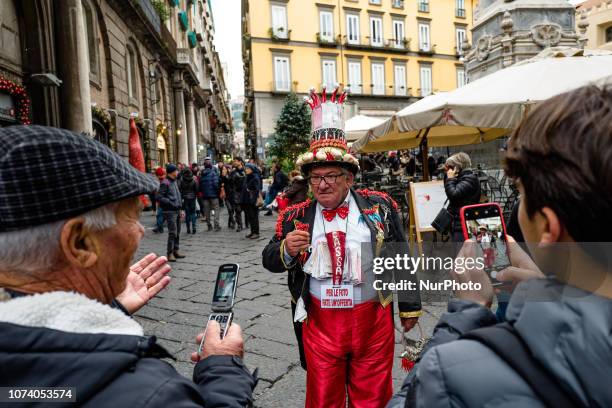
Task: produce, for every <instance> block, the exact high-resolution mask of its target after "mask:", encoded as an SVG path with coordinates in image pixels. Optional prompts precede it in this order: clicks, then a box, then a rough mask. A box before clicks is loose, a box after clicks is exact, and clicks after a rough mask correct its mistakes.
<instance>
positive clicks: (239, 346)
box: [191, 320, 244, 363]
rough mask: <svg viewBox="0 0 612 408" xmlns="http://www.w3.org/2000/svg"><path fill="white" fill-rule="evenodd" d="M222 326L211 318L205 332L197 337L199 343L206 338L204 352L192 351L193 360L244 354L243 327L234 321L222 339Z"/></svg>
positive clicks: (195, 361) (241, 355)
mask: <svg viewBox="0 0 612 408" xmlns="http://www.w3.org/2000/svg"><path fill="white" fill-rule="evenodd" d="M220 334H221V326H220V325H219V323H218V322H216V321H214V320H211V321H209V322H208V326H207V327H206V331H205V333H200V334H198V335H197V337H196V343H197V344H198V345H199V344H200V343H201V342H202V337H204V336H206V337H205V339H204V347H203V348H202V354H198V353H197V352H196V353H191V361H193V362H194V363H197V362H198V361H200V360H204V359H205V358H206V357H209V356H238V357H240V358H242V357H243V356H244V340H243V339H242V329H241V328H240V326H239V325H237V324H236V323H232V324H231V326H230V327H229V329H228V330H227V334H226V335H225V337H224V338H223V340H221V337H220Z"/></svg>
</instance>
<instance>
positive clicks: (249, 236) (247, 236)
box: [244, 233, 253, 238]
mask: <svg viewBox="0 0 612 408" xmlns="http://www.w3.org/2000/svg"><path fill="white" fill-rule="evenodd" d="M252 236H253V233H250V234H249V235H245V236H244V237H245V238H251V237H252Z"/></svg>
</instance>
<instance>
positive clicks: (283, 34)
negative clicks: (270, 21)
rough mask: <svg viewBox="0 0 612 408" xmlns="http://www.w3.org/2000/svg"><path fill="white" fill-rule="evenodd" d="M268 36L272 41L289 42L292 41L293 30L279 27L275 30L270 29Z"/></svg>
mask: <svg viewBox="0 0 612 408" xmlns="http://www.w3.org/2000/svg"><path fill="white" fill-rule="evenodd" d="M268 35H269V36H270V38H271V39H272V41H289V40H291V30H289V29H287V28H286V27H278V28H273V27H270V28H269V29H268Z"/></svg>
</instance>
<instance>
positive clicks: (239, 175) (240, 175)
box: [229, 157, 246, 232]
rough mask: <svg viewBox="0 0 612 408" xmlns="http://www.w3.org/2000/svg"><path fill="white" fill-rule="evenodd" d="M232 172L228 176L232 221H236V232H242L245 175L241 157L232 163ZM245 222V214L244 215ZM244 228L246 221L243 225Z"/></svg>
mask: <svg viewBox="0 0 612 408" xmlns="http://www.w3.org/2000/svg"><path fill="white" fill-rule="evenodd" d="M232 167H233V169H232V171H231V173H230V176H229V180H230V184H231V186H232V187H231V195H230V198H229V199H230V201H231V202H232V204H233V205H232V207H233V208H234V220H235V221H236V232H240V231H242V227H243V223H242V212H243V210H242V190H243V189H244V188H245V184H246V174H245V173H244V160H242V157H236V158H234V161H233V162H232ZM245 220H246V214H245ZM244 226H245V227H246V221H245V223H244Z"/></svg>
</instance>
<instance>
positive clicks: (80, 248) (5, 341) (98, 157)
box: [0, 126, 256, 408]
mask: <svg viewBox="0 0 612 408" xmlns="http://www.w3.org/2000/svg"><path fill="white" fill-rule="evenodd" d="M50 145H51V146H53V148H54V149H57V151H58V152H61V153H62V154H61V155H59V154H57V155H56V154H49V146H50ZM24 157H27V158H28V168H29V169H30V170H32V171H33V172H22V171H20V172H18V173H15V169H19V168H20V166H23V162H24ZM109 169H112V171H109ZM170 170H174V171H176V169H172V168H170ZM174 171H170V172H169V173H174ZM43 172H44V174H45V180H44V182H42V183H41V179H40V176H39V175H40V174H41V173H43ZM35 174H36V175H37V176H35ZM16 177H19V178H18V179H17V178H16ZM83 180H87V183H83ZM17 181H18V182H17ZM9 186H10V193H8V189H7V187H9ZM75 187H78V188H75ZM157 188H158V182H157V180H155V178H154V177H152V176H151V175H149V174H145V173H141V172H140V171H138V170H137V169H135V168H133V167H132V166H130V164H129V163H128V162H127V160H125V159H124V158H122V157H120V156H119V155H118V154H116V153H114V152H113V151H111V150H110V149H109V148H108V147H107V146H104V145H103V144H101V143H99V142H96V141H95V140H93V139H91V138H88V137H83V136H82V135H80V134H76V133H72V132H70V131H68V130H65V129H58V128H50V127H43V126H11V127H7V128H3V129H0V202H1V203H2V223H1V228H0V242H2V245H0V367H2V369H0V384H2V386H3V387H10V388H12V389H22V388H24V387H36V388H51V387H62V388H71V392H72V396H71V401H72V402H69V403H62V404H59V405H58V404H53V403H48V402H45V400H44V399H39V400H38V401H36V402H37V404H34V403H32V402H30V403H28V404H26V405H27V406H33V405H36V406H53V405H57V406H74V407H88V408H89V407H91V408H98V407H160V408H162V407H164V408H165V407H209V408H212V407H236V408H238V407H245V406H247V405H249V404H251V403H252V400H253V398H252V390H253V388H254V387H255V383H256V378H255V377H254V376H253V375H252V374H251V373H249V371H248V370H247V369H246V368H245V365H244V363H243V361H242V356H243V350H244V347H243V346H244V343H243V340H242V336H241V333H240V328H239V326H238V325H236V324H232V326H231V327H230V329H229V331H228V333H227V336H226V337H225V338H224V339H223V340H221V338H220V336H219V325H218V324H217V323H216V322H211V323H210V324H209V326H208V329H207V331H206V338H205V344H204V348H203V350H202V352H201V353H194V354H192V356H191V359H192V361H193V362H196V364H195V365H194V366H193V380H191V379H188V378H186V377H184V376H182V375H181V374H179V373H178V372H177V371H176V370H175V369H174V368H173V367H172V366H171V365H170V364H169V363H168V362H167V361H164V360H163V359H165V358H170V357H171V355H170V354H169V353H168V351H167V350H166V349H164V347H163V346H162V345H160V344H159V343H157V340H156V338H155V336H148V335H145V334H144V330H143V327H142V326H141V325H140V323H139V322H138V321H137V320H136V319H133V318H132V317H131V316H130V314H132V313H134V312H136V311H137V310H139V309H140V308H141V307H142V306H144V305H145V304H146V303H147V302H148V301H149V300H150V299H151V298H152V297H153V296H155V295H156V294H157V293H159V292H160V291H161V290H162V289H163V288H164V287H166V286H167V285H168V284H169V283H170V277H169V276H168V272H169V271H170V269H171V268H170V265H169V264H168V263H167V260H166V258H165V257H158V256H157V255H155V254H149V255H147V256H146V257H145V258H143V259H142V260H141V261H139V262H138V263H136V264H134V265H132V266H130V264H131V259H132V257H133V256H134V254H135V253H136V251H137V249H138V245H139V243H140V241H141V239H142V238H143V236H144V234H145V231H144V228H143V226H142V225H141V224H140V222H139V221H140V215H141V210H140V209H141V203H140V200H139V199H138V197H139V196H140V195H143V194H147V193H150V192H153V191H155V190H156V189H157ZM50 189H52V190H53V191H58V192H62V193H61V194H55V195H51V194H47V192H48V191H50ZM37 208H44V209H45V210H46V211H38V210H37ZM202 336H203V333H201V334H199V335H198V336H194V337H195V338H194V339H193V341H194V342H193V344H192V345H191V348H192V349H193V351H195V350H196V349H197V344H196V343H197V342H198V341H199V340H201V339H202ZM58 391H59V390H58ZM6 405H7V406H10V405H12V406H23V404H19V403H17V402H16V401H14V402H13V403H12V404H11V403H9V404H6Z"/></svg>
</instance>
